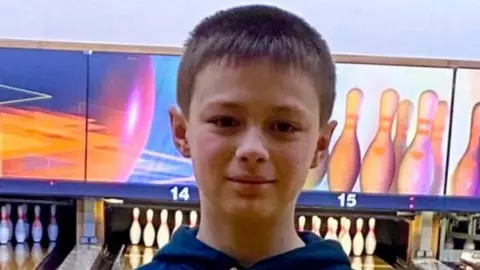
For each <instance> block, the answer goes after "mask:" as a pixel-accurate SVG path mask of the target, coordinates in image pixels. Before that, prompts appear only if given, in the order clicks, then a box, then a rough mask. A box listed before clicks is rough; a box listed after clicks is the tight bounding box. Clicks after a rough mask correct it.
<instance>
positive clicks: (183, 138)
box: [168, 106, 190, 158]
mask: <svg viewBox="0 0 480 270" xmlns="http://www.w3.org/2000/svg"><path fill="white" fill-rule="evenodd" d="M168 116H169V117H170V128H171V129H172V135H173V143H174V144H175V147H177V149H178V151H179V152H180V153H181V154H182V156H184V157H186V158H190V146H189V145H188V140H187V119H186V118H185V116H184V115H183V113H182V112H181V111H180V109H179V108H178V107H176V106H172V107H170V108H169V109H168Z"/></svg>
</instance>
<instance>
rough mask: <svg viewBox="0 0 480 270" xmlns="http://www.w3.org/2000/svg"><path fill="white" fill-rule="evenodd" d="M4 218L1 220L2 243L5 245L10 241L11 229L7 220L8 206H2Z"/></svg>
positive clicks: (0, 236)
mask: <svg viewBox="0 0 480 270" xmlns="http://www.w3.org/2000/svg"><path fill="white" fill-rule="evenodd" d="M1 215H2V219H1V220H0V244H2V245H5V244H7V243H8V238H9V237H10V230H9V228H8V222H7V208H6V207H5V206H2V208H1Z"/></svg>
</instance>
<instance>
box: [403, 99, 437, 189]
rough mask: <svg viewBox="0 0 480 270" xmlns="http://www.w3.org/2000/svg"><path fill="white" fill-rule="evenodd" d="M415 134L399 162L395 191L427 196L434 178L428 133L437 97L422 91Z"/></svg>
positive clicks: (435, 109) (434, 112)
mask: <svg viewBox="0 0 480 270" xmlns="http://www.w3.org/2000/svg"><path fill="white" fill-rule="evenodd" d="M418 103H419V105H418V117H417V132H416V134H415V137H414V138H413V141H412V143H411V144H410V146H409V147H408V149H407V151H406V152H405V155H404V156H403V158H402V161H401V162H400V168H399V170H398V179H397V189H398V193H400V194H429V193H430V190H431V187H432V183H433V177H434V171H435V167H434V160H433V153H432V142H431V138H430V132H431V129H432V121H433V119H434V117H435V114H436V112H437V107H438V95H437V94H436V93H435V92H434V91H432V90H427V91H424V92H423V93H422V94H421V95H420V98H419V101H418Z"/></svg>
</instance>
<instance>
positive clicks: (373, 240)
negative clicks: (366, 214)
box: [365, 217, 377, 255]
mask: <svg viewBox="0 0 480 270" xmlns="http://www.w3.org/2000/svg"><path fill="white" fill-rule="evenodd" d="M376 248H377V237H376V236H375V218H373V217H372V218H370V219H369V220H368V233H367V237H366V238H365V253H366V254H367V255H373V253H374V252H375V249H376Z"/></svg>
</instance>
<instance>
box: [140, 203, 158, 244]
mask: <svg viewBox="0 0 480 270" xmlns="http://www.w3.org/2000/svg"><path fill="white" fill-rule="evenodd" d="M152 221H153V210H152V209H148V210H147V224H146V225H145V228H144V229H143V243H144V244H145V246H146V247H152V245H153V242H154V241H155V228H154V227H153V223H152Z"/></svg>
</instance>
